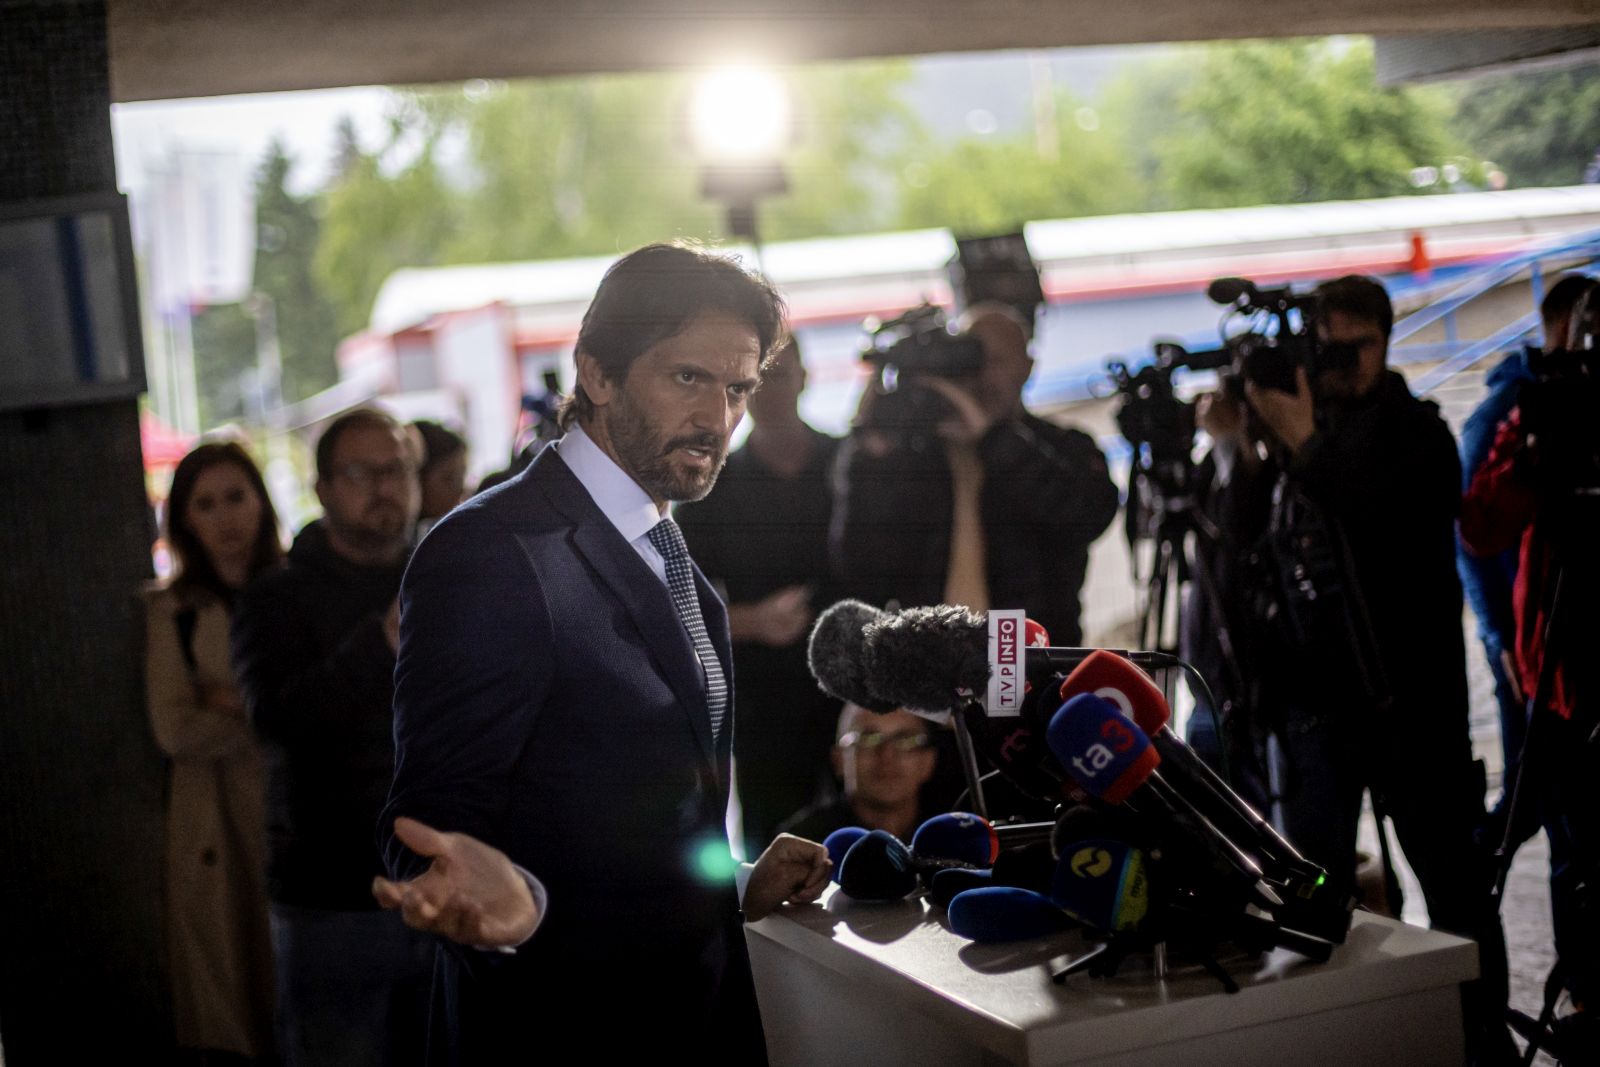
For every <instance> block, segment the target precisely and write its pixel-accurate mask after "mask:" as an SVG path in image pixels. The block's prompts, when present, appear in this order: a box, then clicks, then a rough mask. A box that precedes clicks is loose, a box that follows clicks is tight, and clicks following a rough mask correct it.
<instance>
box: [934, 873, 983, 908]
mask: <svg viewBox="0 0 1600 1067" xmlns="http://www.w3.org/2000/svg"><path fill="white" fill-rule="evenodd" d="M994 884H995V881H994V872H993V871H973V870H967V869H966V868H963V867H947V868H945V869H944V870H942V871H934V872H933V880H932V881H931V882H930V883H929V884H928V902H929V903H930V904H932V905H933V906H934V907H936V908H948V907H949V906H950V902H951V901H952V900H954V899H955V898H956V897H957V896H958V895H960V894H962V893H965V892H966V891H967V890H969V889H981V888H983V887H984V886H991V885H994Z"/></svg>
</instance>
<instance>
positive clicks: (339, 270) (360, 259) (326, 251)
mask: <svg viewBox="0 0 1600 1067" xmlns="http://www.w3.org/2000/svg"><path fill="white" fill-rule="evenodd" d="M443 132H444V130H443V129H442V128H440V127H436V126H431V125H430V124H429V123H428V122H427V121H426V120H425V119H424V118H422V117H419V115H418V114H417V113H416V112H415V111H410V110H407V109H404V108H401V109H398V110H397V111H396V112H395V114H394V115H392V116H391V119H390V131H389V140H388V144H387V145H385V146H384V148H383V149H381V150H380V151H378V152H373V153H368V152H366V151H365V150H363V149H362V148H361V147H360V146H359V145H357V144H354V143H353V142H350V143H346V144H345V145H343V146H342V147H341V159H340V162H341V163H343V164H344V165H345V171H344V173H343V175H342V176H341V177H340V178H339V180H338V181H337V182H336V183H335V184H334V185H332V186H331V187H330V188H329V189H328V190H327V191H326V193H325V194H324V195H325V198H326V210H325V215H324V217H323V220H322V232H321V234H320V236H319V239H318V241H317V250H316V253H315V255H314V257H313V261H312V266H313V270H314V276H315V278H316V281H317V283H318V284H319V285H320V286H321V287H322V291H323V292H324V293H325V294H327V297H328V299H329V300H330V301H331V303H332V304H333V307H334V309H335V324H336V329H337V333H338V335H339V336H340V337H346V336H348V335H350V334H352V333H355V332H356V331H357V330H360V329H362V328H363V327H365V326H366V324H367V321H368V318H369V317H370V315H371V313H372V302H373V300H374V298H376V297H377V295H378V289H379V287H380V286H382V284H383V280H384V279H385V278H387V277H388V276H389V275H390V274H393V273H394V272H395V271H397V270H399V269H400V268H401V267H427V266H433V265H435V264H437V263H440V262H443V254H444V249H445V247H446V245H447V244H448V242H449V240H450V237H451V235H452V234H453V233H454V232H455V219H456V216H457V213H458V210H459V209H458V205H457V203H456V197H455V195H454V193H453V191H452V190H451V189H450V188H449V187H448V185H447V184H446V183H445V181H444V180H443V178H442V176H441V174H440V172H439V167H438V164H437V163H436V162H435V160H434V148H435V145H436V144H437V142H438V140H439V138H440V137H441V136H442V135H443ZM385 161H397V162H396V163H395V165H394V166H393V169H392V171H391V172H388V173H386V168H385V166H384V165H383V164H384V162H385Z"/></svg>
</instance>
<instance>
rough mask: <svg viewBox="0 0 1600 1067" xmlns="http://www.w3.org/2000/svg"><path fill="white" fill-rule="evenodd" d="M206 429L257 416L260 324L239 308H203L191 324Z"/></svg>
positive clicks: (198, 393) (197, 389)
mask: <svg viewBox="0 0 1600 1067" xmlns="http://www.w3.org/2000/svg"><path fill="white" fill-rule="evenodd" d="M190 336H191V339H192V342H193V344H194V365H195V399H196V400H197V401H198V403H199V407H200V425H201V426H202V427H206V428H209V427H213V426H219V425H221V424H222V423H225V422H234V421H236V420H239V419H242V418H245V417H246V416H251V415H254V414H255V407H254V401H253V399H252V394H253V391H254V388H255V367H256V323H255V320H254V319H252V318H251V317H250V316H249V315H248V314H246V313H245V310H244V308H243V307H241V306H240V305H238V304H217V305H214V306H212V307H208V308H202V309H200V311H199V312H197V313H196V314H195V316H194V318H193V320H192V321H191V323H190Z"/></svg>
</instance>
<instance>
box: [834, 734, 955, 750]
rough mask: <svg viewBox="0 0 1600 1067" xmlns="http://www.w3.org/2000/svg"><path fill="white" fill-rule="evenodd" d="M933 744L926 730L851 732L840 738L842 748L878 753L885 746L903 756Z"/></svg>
mask: <svg viewBox="0 0 1600 1067" xmlns="http://www.w3.org/2000/svg"><path fill="white" fill-rule="evenodd" d="M931 744H933V738H932V737H929V736H928V733H927V731H926V730H904V731H901V732H900V733H897V734H885V733H880V732H879V731H877V730H851V731H850V732H849V733H847V734H845V735H844V736H843V737H841V738H839V747H840V748H861V749H864V750H866V751H867V752H876V751H878V750H879V749H880V748H882V747H883V746H884V745H888V746H889V749H890V751H892V752H898V753H900V754H902V755H909V754H911V753H913V752H920V751H922V750H923V749H925V748H927V747H928V746H929V745H931Z"/></svg>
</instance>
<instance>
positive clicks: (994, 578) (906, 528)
mask: <svg viewBox="0 0 1600 1067" xmlns="http://www.w3.org/2000/svg"><path fill="white" fill-rule="evenodd" d="M962 326H963V327H964V329H962V331H961V333H960V335H959V337H960V338H963V339H971V340H973V341H976V342H977V346H978V348H979V349H980V350H981V360H979V361H978V363H979V365H978V366H977V367H976V369H975V373H971V374H967V375H964V376H960V377H945V376H941V375H937V374H926V373H917V372H916V371H915V370H914V369H913V368H908V367H902V368H901V370H900V375H899V382H898V389H897V391H896V392H894V393H886V392H885V391H884V390H883V389H882V388H881V385H880V384H876V383H875V384H874V385H873V386H869V387H868V389H867V391H866V393H865V394H864V395H863V396H862V403H861V408H860V409H859V410H858V412H857V415H856V425H855V429H854V430H853V432H852V434H851V436H850V438H849V439H848V440H847V441H846V442H845V443H844V445H843V446H841V449H840V456H839V461H838V463H839V465H838V468H837V471H838V479H837V484H836V496H835V510H834V520H833V530H832V536H831V550H832V556H833V560H834V564H835V567H836V569H837V570H838V572H839V576H840V578H841V579H842V581H843V586H844V589H843V591H844V592H846V593H848V594H849V595H851V596H855V597H859V598H861V599H862V600H866V601H868V602H870V603H874V604H880V605H884V604H888V603H890V602H891V601H892V602H897V603H898V604H899V605H901V606H906V607H909V606H913V605H922V604H938V603H951V604H963V605H966V606H967V607H970V608H972V609H974V610H977V611H983V610H987V609H988V608H989V607H990V606H994V607H1007V608H1011V607H1020V608H1025V609H1026V610H1027V612H1028V614H1029V616H1030V617H1032V618H1034V619H1036V620H1037V621H1039V622H1040V623H1042V624H1043V625H1044V626H1045V627H1046V628H1047V629H1048V630H1049V632H1050V636H1051V638H1052V639H1053V640H1054V641H1055V642H1056V643H1057V644H1065V645H1075V644H1077V643H1079V641H1080V640H1081V638H1082V631H1081V629H1080V627H1079V622H1078V612H1079V603H1078V593H1079V589H1080V587H1081V586H1082V584H1083V578H1084V572H1085V571H1086V570H1087V568H1088V560H1089V544H1090V542H1092V541H1093V540H1094V539H1095V538H1096V537H1098V536H1099V535H1100V534H1101V533H1102V532H1103V531H1104V530H1105V529H1106V527H1107V526H1109V525H1110V524H1111V520H1112V518H1113V517H1114V516H1115V515H1116V510H1117V503H1118V494H1117V488H1116V486H1115V485H1114V484H1113V483H1112V481H1111V476H1110V474H1109V472H1108V471H1107V468H1106V461H1105V457H1104V456H1103V455H1101V454H1100V450H1099V449H1098V448H1096V447H1095V444H1094V441H1093V440H1092V439H1091V438H1090V437H1089V436H1088V435H1087V434H1084V433H1082V432H1081V431H1078V430H1070V429H1065V428H1062V427H1060V426H1056V425H1054V424H1052V423H1049V422H1046V421H1045V420H1043V419H1041V418H1038V417H1036V416H1034V415H1032V414H1030V413H1028V412H1027V411H1026V410H1024V408H1023V405H1022V388H1023V386H1024V385H1025V384H1026V383H1027V380H1028V377H1029V375H1030V374H1031V373H1032V371H1033V359H1032V357H1031V356H1029V354H1028V333H1029V330H1028V325H1027V321H1026V320H1025V319H1024V318H1023V317H1022V316H1021V315H1019V314H1018V313H1017V312H1016V311H1015V310H1013V309H1012V308H1010V307H1008V306H1005V305H1001V304H980V305H976V306H974V307H973V308H972V309H971V310H970V311H969V312H968V313H967V315H966V316H964V318H963V321H962ZM891 406H893V407H894V408H895V417H894V418H893V419H887V418H885V417H884V416H885V412H887V411H888V409H889V408H890V407H891Z"/></svg>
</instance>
